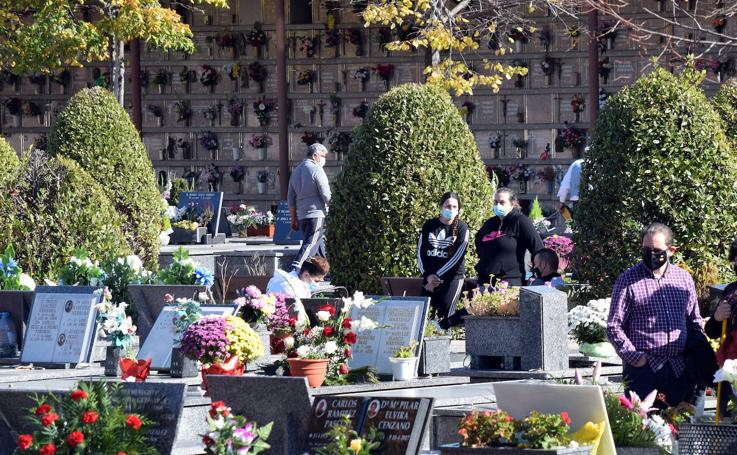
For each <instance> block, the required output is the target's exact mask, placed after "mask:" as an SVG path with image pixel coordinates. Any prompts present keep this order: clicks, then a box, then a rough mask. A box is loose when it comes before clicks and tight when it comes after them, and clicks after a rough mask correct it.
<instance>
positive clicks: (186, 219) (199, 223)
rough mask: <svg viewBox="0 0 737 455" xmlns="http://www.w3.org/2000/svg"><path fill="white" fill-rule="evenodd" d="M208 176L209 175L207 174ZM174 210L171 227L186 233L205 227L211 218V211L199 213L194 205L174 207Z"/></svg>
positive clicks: (208, 209) (207, 209) (206, 210)
mask: <svg viewBox="0 0 737 455" xmlns="http://www.w3.org/2000/svg"><path fill="white" fill-rule="evenodd" d="M208 175H211V174H210V173H209V172H208ZM174 210H175V215H174V217H173V218H172V221H173V223H172V226H173V227H175V228H179V229H185V230H187V231H195V230H197V228H198V227H205V226H207V225H208V224H209V223H210V221H211V220H212V217H213V213H212V210H210V208H209V207H208V208H206V209H205V210H202V211H200V210H199V209H198V207H197V205H196V204H195V203H190V204H189V205H187V206H186V207H180V208H176V207H175V208H174Z"/></svg>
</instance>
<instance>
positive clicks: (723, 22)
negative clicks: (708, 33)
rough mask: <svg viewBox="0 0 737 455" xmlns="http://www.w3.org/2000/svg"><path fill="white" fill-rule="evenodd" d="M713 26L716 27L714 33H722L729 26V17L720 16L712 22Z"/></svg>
mask: <svg viewBox="0 0 737 455" xmlns="http://www.w3.org/2000/svg"><path fill="white" fill-rule="evenodd" d="M711 26H712V27H714V31H716V32H717V33H722V32H723V31H724V28H725V27H726V26H727V16H725V15H724V14H719V15H717V16H715V17H714V19H712V20H711Z"/></svg>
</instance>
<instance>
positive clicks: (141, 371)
mask: <svg viewBox="0 0 737 455" xmlns="http://www.w3.org/2000/svg"><path fill="white" fill-rule="evenodd" d="M150 370H151V359H150V358H149V359H146V360H136V359H120V371H121V378H122V379H123V381H129V380H130V378H133V379H134V382H146V378H148V373H149V371H150Z"/></svg>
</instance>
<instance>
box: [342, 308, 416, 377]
mask: <svg viewBox="0 0 737 455" xmlns="http://www.w3.org/2000/svg"><path fill="white" fill-rule="evenodd" d="M373 298H374V299H376V300H377V301H378V302H379V303H377V304H375V305H371V306H369V307H368V308H365V309H359V308H356V307H353V308H352V309H351V319H353V320H360V319H361V316H366V317H367V318H369V319H371V320H373V321H374V322H376V323H377V324H378V325H379V326H386V327H384V328H377V329H374V330H369V331H365V332H361V333H359V334H358V340H357V342H356V344H355V345H354V346H353V358H352V359H351V360H350V361H349V366H350V368H351V369H354V368H361V367H365V366H370V367H374V368H376V370H377V372H378V373H379V374H382V375H391V374H392V366H391V363H390V362H389V357H391V356H392V355H393V354H394V352H395V351H396V350H397V349H399V348H400V347H402V346H409V345H410V344H412V343H413V342H414V343H416V345H415V352H416V353H419V349H420V345H421V344H422V337H423V332H424V329H425V318H426V316H427V311H428V308H429V306H430V299H429V298H426V297H385V296H384V297H373ZM380 299H381V300H380Z"/></svg>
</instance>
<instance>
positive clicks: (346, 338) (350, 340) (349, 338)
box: [343, 332, 356, 344]
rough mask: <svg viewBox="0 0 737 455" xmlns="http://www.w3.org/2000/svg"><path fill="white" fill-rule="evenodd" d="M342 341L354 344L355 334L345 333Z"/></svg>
mask: <svg viewBox="0 0 737 455" xmlns="http://www.w3.org/2000/svg"><path fill="white" fill-rule="evenodd" d="M343 341H344V342H346V343H348V344H356V334H355V333H353V332H350V333H346V334H345V336H343Z"/></svg>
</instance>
